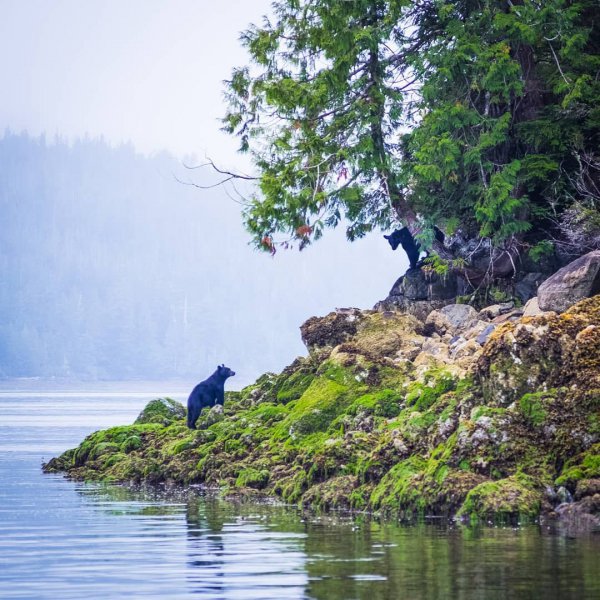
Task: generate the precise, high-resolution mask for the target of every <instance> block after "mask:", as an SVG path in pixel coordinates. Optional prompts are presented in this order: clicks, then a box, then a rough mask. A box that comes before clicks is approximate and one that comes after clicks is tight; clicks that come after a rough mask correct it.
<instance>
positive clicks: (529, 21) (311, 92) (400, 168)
mask: <svg viewBox="0 0 600 600" xmlns="http://www.w3.org/2000/svg"><path fill="white" fill-rule="evenodd" d="M273 6H274V17H273V18H272V19H268V18H265V20H264V22H263V24H262V25H261V26H260V27H258V26H252V27H251V28H250V29H248V30H247V31H246V32H244V34H243V35H242V41H243V44H244V45H245V47H246V48H247V50H248V52H249V55H250V58H251V61H250V64H249V65H247V66H244V67H242V68H239V69H236V70H234V72H233V75H232V78H231V80H230V81H229V82H228V87H227V99H228V103H229V109H228V112H227V114H226V116H225V119H224V123H225V129H226V130H227V131H228V132H230V133H231V134H234V135H237V136H239V138H240V141H241V145H240V149H241V150H242V151H245V152H250V153H251V154H252V156H253V159H254V161H255V164H256V167H257V169H258V189H257V193H256V195H255V196H254V197H252V198H251V199H250V200H249V202H248V204H247V207H246V210H245V222H246V225H247V228H248V230H249V231H250V233H251V234H252V236H253V239H254V241H255V243H256V244H257V245H258V246H260V247H263V248H264V249H267V250H270V251H274V248H275V247H276V245H277V244H284V245H288V244H289V243H290V242H292V243H293V241H296V242H297V243H298V244H299V245H300V247H303V246H304V245H305V244H307V243H310V241H312V240H313V239H318V238H319V237H320V236H321V235H322V233H323V231H324V229H325V228H326V227H335V226H336V225H337V224H338V223H339V222H340V221H341V219H342V217H344V218H345V219H346V220H347V222H348V228H347V235H348V238H349V239H350V240H352V239H354V238H356V237H360V236H362V235H364V234H365V233H367V232H368V231H371V230H372V229H373V228H374V227H377V226H379V227H382V228H388V227H389V226H391V225H392V224H393V223H395V222H400V223H401V224H403V225H405V226H407V227H408V229H409V231H410V232H411V233H412V234H413V235H417V236H418V238H419V240H420V242H421V243H422V244H424V245H425V246H432V247H433V249H434V250H435V251H436V252H437V255H438V257H440V258H442V259H446V264H448V261H451V260H452V259H454V258H455V256H454V255H453V253H452V252H451V251H450V250H449V249H448V247H445V246H443V244H442V243H441V242H440V241H439V240H436V239H435V237H434V235H433V225H434V224H435V225H437V226H438V227H440V228H441V229H442V230H444V231H445V232H446V233H454V232H456V231H457V230H459V231H460V233H461V235H462V237H463V239H465V238H467V239H484V240H486V242H487V243H489V244H490V247H491V248H492V252H491V261H490V264H489V265H488V268H487V272H488V275H491V276H492V277H493V276H502V275H509V274H512V273H513V272H514V270H515V265H516V263H517V258H518V255H519V254H520V253H523V252H524V251H528V250H529V251H532V252H533V253H537V254H539V253H541V252H542V251H547V250H549V249H550V250H551V249H552V242H551V239H553V238H557V240H558V241H559V242H560V243H561V244H562V248H563V250H565V249H566V250H570V251H571V253H573V254H577V253H581V252H583V251H586V250H587V249H590V248H593V247H598V245H599V244H600V234H599V233H598V232H599V231H600V224H599V223H598V221H599V219H598V207H599V206H600V152H599V151H598V147H599V142H600V52H599V49H600V35H599V31H600V4H599V3H598V2H597V0H581V1H571V0H545V1H543V2H542V1H540V0H512V1H511V0H456V1H454V2H447V1H444V0H420V1H416V2H413V1H408V0H351V1H348V0H322V1H319V2H314V1H311V0H280V1H278V2H276V3H275V4H274V5H273ZM569 244H571V246H569ZM572 244H577V246H576V247H573V246H572ZM582 245H583V247H582ZM450 264H453V265H454V266H455V267H458V266H459V265H460V268H461V269H462V264H463V262H459V261H455V262H454V263H450ZM480 275H481V274H480ZM481 276H482V277H483V275H481ZM488 279H489V277H488Z"/></svg>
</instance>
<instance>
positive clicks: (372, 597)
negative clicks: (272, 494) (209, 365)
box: [0, 386, 600, 600]
mask: <svg viewBox="0 0 600 600" xmlns="http://www.w3.org/2000/svg"><path fill="white" fill-rule="evenodd" d="M120 389H125V388H124V387H122V388H120ZM137 389H142V387H141V386H138V387H137ZM145 389H146V391H143V392H135V391H132V388H131V386H129V391H127V390H126V391H115V390H112V391H111V390H107V389H105V390H102V391H96V392H94V393H91V392H87V393H86V392H81V391H77V390H72V391H71V392H68V393H62V392H56V391H54V392H52V393H48V392H36V393H30V392H28V391H26V390H21V391H19V392H14V391H10V390H7V389H6V386H5V387H4V390H3V391H0V597H1V598H10V599H18V598H32V599H33V598H35V599H46V598H48V599H50V598H51V599H53V600H55V599H67V598H77V599H83V598H152V597H161V598H166V599H176V598H192V597H194V598H211V599H215V600H217V599H221V598H222V599H235V598H240V599H250V598H268V599H284V598H318V599H328V600H329V599H331V600H338V599H339V600H350V599H354V598H357V599H363V598H364V599H368V600H380V599H381V600H387V599H395V598H406V599H420V598H459V599H460V598H482V599H489V598H492V599H493V598H511V599H512V598H544V599H549V598H596V599H598V598H600V536H588V537H583V538H579V539H569V538H566V537H561V536H556V535H551V534H549V533H546V532H544V531H540V529H539V528H536V527H531V528H526V529H520V530H512V529H483V530H472V529H466V528H457V527H444V526H442V525H435V524H431V525H421V526H416V527H401V526H398V525H396V524H393V523H389V524H379V523H374V522H368V521H366V520H365V521H362V522H361V521H360V520H358V521H357V520H351V519H346V518H314V517H310V516H308V515H306V514H302V513H300V512H298V511H297V510H293V509H289V508H285V507H282V506H267V505H248V504H245V505H239V504H235V503H227V502H223V501H219V500H216V499H213V498H205V497H203V496H201V495H200V493H199V492H198V491H197V490H187V491H182V492H180V493H178V494H170V495H167V494H164V493H160V492H157V491H138V492H132V491H130V490H127V489H125V488H122V487H117V486H111V487H108V486H97V485H82V484H76V483H73V482H69V481H66V480H64V479H63V478H62V477H60V476H51V475H43V474H42V473H41V470H40V463H41V461H42V458H44V459H48V458H50V457H52V456H54V455H56V454H57V453H59V452H60V451H62V450H64V449H66V448H70V447H73V446H75V445H76V444H77V443H78V442H79V441H80V440H81V439H82V438H83V437H84V436H85V435H86V434H87V433H89V432H90V431H93V430H95V429H97V428H100V427H107V426H110V425H115V424H123V423H130V422H132V421H133V419H134V418H135V416H136V415H137V413H138V412H139V410H140V409H141V408H142V407H143V406H144V404H145V403H146V401H147V400H148V399H150V398H152V397H155V396H156V395H159V394H160V395H164V394H165V393H169V394H170V395H171V396H173V397H175V398H178V399H181V400H183V398H184V397H185V396H186V392H185V390H180V393H174V392H173V389H166V390H165V389H156V390H155V391H153V390H150V389H149V388H147V387H146V388H145Z"/></svg>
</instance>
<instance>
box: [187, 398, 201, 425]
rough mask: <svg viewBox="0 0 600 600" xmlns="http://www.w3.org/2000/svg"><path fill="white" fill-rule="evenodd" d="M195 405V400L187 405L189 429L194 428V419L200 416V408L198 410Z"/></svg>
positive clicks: (196, 404)
mask: <svg viewBox="0 0 600 600" xmlns="http://www.w3.org/2000/svg"><path fill="white" fill-rule="evenodd" d="M197 406H198V403H197V402H193V403H190V404H189V405H188V415H187V426H188V427H189V428H190V429H196V421H197V420H198V417H199V416H200V410H198V408H197Z"/></svg>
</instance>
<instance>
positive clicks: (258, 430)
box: [45, 295, 600, 527]
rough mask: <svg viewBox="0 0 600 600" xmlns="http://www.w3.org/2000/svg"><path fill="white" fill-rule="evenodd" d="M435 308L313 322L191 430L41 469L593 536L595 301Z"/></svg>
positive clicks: (599, 318) (598, 471) (112, 439)
mask: <svg viewBox="0 0 600 600" xmlns="http://www.w3.org/2000/svg"><path fill="white" fill-rule="evenodd" d="M459 307H460V308H459ZM439 308H440V310H439V311H438V313H437V314H434V315H430V314H429V315H425V317H423V318H422V319H418V318H417V317H416V316H414V315H411V314H405V313H402V312H400V311H397V310H384V309H381V310H379V311H359V310H357V309H338V310H337V311H336V312H334V313H330V314H329V315H327V316H326V317H321V318H313V319H310V320H309V321H307V323H305V324H304V325H303V326H302V328H301V329H302V336H303V340H304V341H305V344H306V345H307V347H308V349H309V353H308V356H306V357H301V358H298V359H296V360H295V361H294V362H293V363H292V364H291V365H290V366H289V367H287V368H286V369H285V370H284V371H283V372H282V373H281V374H279V375H274V374H267V375H264V376H262V377H261V378H260V379H259V380H258V381H257V382H256V383H255V384H253V385H251V386H248V387H247V388H245V389H244V390H242V391H241V392H230V393H228V394H227V399H226V403H225V407H224V411H223V412H222V413H221V412H219V414H213V412H212V411H211V412H209V411H205V412H204V413H203V414H202V415H201V417H200V418H199V420H198V423H197V426H198V430H197V431H190V430H189V429H188V428H187V427H186V426H185V421H184V419H183V418H179V419H177V418H175V420H173V421H171V422H170V423H166V424H165V423H164V422H161V421H160V420H159V422H154V419H151V420H150V422H145V423H137V424H134V425H131V426H126V427H116V428H112V429H109V430H106V431H100V432H97V433H94V434H92V435H91V436H88V438H86V439H85V440H84V441H83V443H82V444H81V445H80V446H79V447H78V448H75V449H73V450H69V451H67V452H65V453H64V454H63V455H61V456H60V457H58V458H56V459H53V460H51V461H50V462H49V463H48V464H47V465H45V470H46V471H52V472H57V471H60V472H65V473H66V474H67V475H68V476H69V477H72V478H75V479H85V480H104V481H118V482H148V483H160V482H171V483H177V484H181V485H189V484H192V483H193V484H204V485H207V486H214V487H219V488H221V489H225V490H228V491H229V492H232V493H238V494H259V495H269V496H278V497H280V498H282V499H284V500H285V501H287V502H296V503H302V504H305V505H310V506H312V507H314V508H320V509H331V508H349V509H357V510H365V509H366V510H371V511H376V512H379V513H381V514H390V515H392V514H393V515H400V516H414V515H423V514H435V515H446V516H452V515H458V516H459V517H461V518H471V519H485V520H490V519H492V520H513V519H515V520H516V519H521V520H522V519H536V518H538V517H539V516H540V515H543V516H544V518H547V519H558V520H563V521H565V522H567V521H569V520H571V521H576V522H577V523H587V524H588V525H589V526H590V527H593V526H595V524H597V522H598V520H599V515H600V512H599V511H600V508H599V507H600V501H599V484H598V481H599V480H600V417H599V414H600V295H597V296H595V297H593V298H590V299H586V300H583V301H582V302H580V303H578V304H577V305H575V306H573V307H571V308H570V309H569V310H567V311H565V312H563V313H562V314H557V313H544V314H541V315H539V316H533V317H530V316H527V317H525V316H520V313H519V311H515V309H514V308H513V307H509V306H507V305H498V306H494V307H488V309H487V310H482V311H480V312H477V311H475V310H474V309H472V308H471V307H468V306H464V305H453V306H447V307H445V308H443V307H439ZM430 312H431V311H430ZM147 412H148V411H147ZM150 412H152V411H150ZM144 420H146V419H144Z"/></svg>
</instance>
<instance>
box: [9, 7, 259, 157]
mask: <svg viewBox="0 0 600 600" xmlns="http://www.w3.org/2000/svg"><path fill="white" fill-rule="evenodd" d="M269 9H270V2H268V1H267V0H227V2H222V3H217V2H214V1H208V0H85V1H82V0H0V81H1V82H2V94H0V126H1V127H2V128H3V129H4V128H6V127H10V128H11V129H12V130H13V131H17V132H18V131H20V130H22V129H27V130H28V131H29V132H30V133H33V134H36V135H37V134H39V133H42V132H44V131H45V132H47V133H48V134H49V135H50V136H52V135H54V133H59V134H61V135H66V136H69V137H70V138H73V137H76V136H82V135H84V134H85V133H89V134H90V135H91V136H99V135H103V136H104V137H105V138H106V139H107V140H109V141H110V142H114V143H118V142H121V141H127V140H131V141H132V142H133V143H134V145H135V147H136V148H137V149H138V150H140V151H142V152H144V153H151V152H154V151H158V150H162V149H167V150H169V151H171V152H172V153H174V154H176V155H178V156H182V155H184V154H186V153H195V154H197V155H198V156H199V157H203V156H204V155H205V153H206V152H208V154H209V155H210V156H211V157H213V158H215V159H217V160H220V161H225V162H226V163H227V164H228V165H229V164H232V163H233V161H239V158H235V157H234V151H235V147H236V143H235V140H233V139H230V138H229V137H228V136H226V135H225V134H224V133H221V132H220V131H219V123H218V119H219V118H220V117H222V116H223V111H224V105H223V99H222V91H223V85H222V83H221V82H222V80H223V79H226V78H228V77H229V75H230V73H231V68H232V66H235V65H240V64H243V63H244V62H245V53H244V51H243V49H242V48H241V46H240V44H239V41H238V36H239V32H240V31H241V30H243V29H244V28H246V26H247V25H248V24H249V23H250V22H260V20H261V17H262V15H263V14H265V13H266V12H268V11H269Z"/></svg>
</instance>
